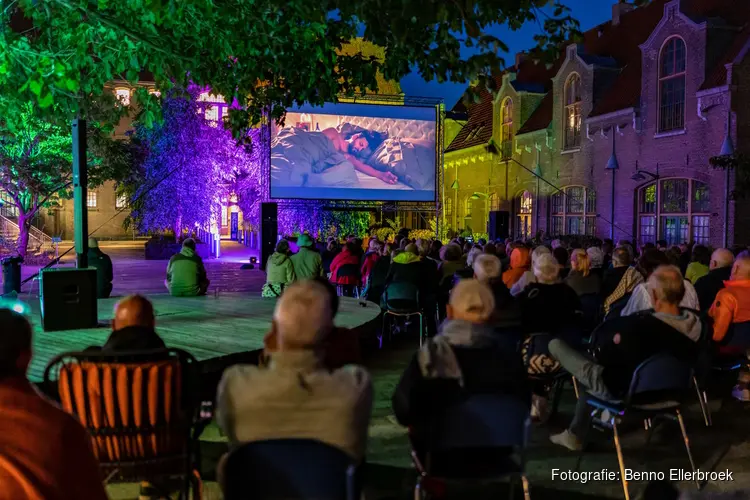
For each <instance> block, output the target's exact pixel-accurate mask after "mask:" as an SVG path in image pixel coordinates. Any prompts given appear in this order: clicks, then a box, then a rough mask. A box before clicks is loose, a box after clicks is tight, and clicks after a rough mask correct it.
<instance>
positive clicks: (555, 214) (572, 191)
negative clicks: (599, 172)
mask: <svg viewBox="0 0 750 500" xmlns="http://www.w3.org/2000/svg"><path fill="white" fill-rule="evenodd" d="M550 234H551V235H552V236H562V235H567V234H578V235H583V234H587V235H589V236H594V235H595V234H596V191H594V190H593V189H589V188H585V187H583V186H569V187H566V188H563V189H561V190H560V191H558V192H556V193H555V194H553V195H552V196H551V197H550Z"/></svg>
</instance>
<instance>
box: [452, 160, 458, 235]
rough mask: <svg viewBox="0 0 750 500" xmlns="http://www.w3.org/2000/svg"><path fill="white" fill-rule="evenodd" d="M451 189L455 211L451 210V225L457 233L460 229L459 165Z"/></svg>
mask: <svg viewBox="0 0 750 500" xmlns="http://www.w3.org/2000/svg"><path fill="white" fill-rule="evenodd" d="M451 189H452V190H453V210H451V225H452V226H453V231H456V230H457V229H458V227H457V226H458V216H457V212H458V165H456V179H455V180H454V181H453V184H451Z"/></svg>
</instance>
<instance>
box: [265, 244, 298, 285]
mask: <svg viewBox="0 0 750 500" xmlns="http://www.w3.org/2000/svg"><path fill="white" fill-rule="evenodd" d="M291 253H292V252H291V250H290V249H289V242H288V241H287V240H279V242H278V243H276V251H275V252H274V253H272V254H271V256H270V257H269V258H268V262H266V283H265V284H264V285H263V290H262V291H261V296H262V297H281V295H282V294H283V293H284V290H285V289H286V288H287V287H288V286H289V285H291V284H292V283H294V281H296V279H297V275H296V274H295V272H294V264H293V263H292V259H291V258H290V255H291Z"/></svg>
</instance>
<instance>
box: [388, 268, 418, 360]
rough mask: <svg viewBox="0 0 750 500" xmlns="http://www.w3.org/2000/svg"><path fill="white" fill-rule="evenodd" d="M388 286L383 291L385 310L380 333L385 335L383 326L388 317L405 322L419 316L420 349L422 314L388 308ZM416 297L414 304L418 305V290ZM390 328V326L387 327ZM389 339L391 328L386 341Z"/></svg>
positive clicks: (416, 311)
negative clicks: (401, 319) (402, 319)
mask: <svg viewBox="0 0 750 500" xmlns="http://www.w3.org/2000/svg"><path fill="white" fill-rule="evenodd" d="M388 285H390V283H388V284H386V286H385V289H384V290H383V303H384V304H385V308H383V320H382V323H381V326H380V328H381V332H382V333H385V326H386V320H387V318H388V316H394V317H396V318H404V319H405V320H408V319H409V318H411V317H412V316H419V347H420V348H421V347H422V343H423V341H424V336H425V335H424V315H423V312H422V309H421V308H420V309H417V310H415V311H394V310H393V309H391V308H390V307H389V306H388ZM416 293H417V296H416V297H415V302H416V303H417V304H419V290H417V291H416ZM389 326H391V325H389ZM390 338H391V328H389V329H388V339H389V340H390Z"/></svg>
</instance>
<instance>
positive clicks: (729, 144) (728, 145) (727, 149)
mask: <svg viewBox="0 0 750 500" xmlns="http://www.w3.org/2000/svg"><path fill="white" fill-rule="evenodd" d="M719 156H734V142H733V141H732V108H731V107H729V106H727V133H726V136H724V142H723V143H722V144H721V151H719ZM728 246H729V168H726V169H724V248H726V247H728Z"/></svg>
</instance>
